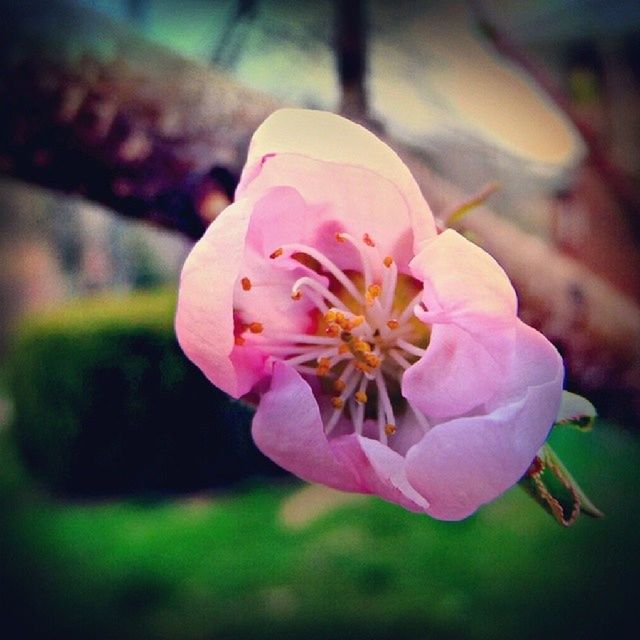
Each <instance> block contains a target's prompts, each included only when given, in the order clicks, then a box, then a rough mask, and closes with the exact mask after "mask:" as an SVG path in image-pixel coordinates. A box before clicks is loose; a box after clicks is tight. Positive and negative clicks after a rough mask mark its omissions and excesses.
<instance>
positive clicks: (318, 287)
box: [291, 276, 348, 311]
mask: <svg viewBox="0 0 640 640" xmlns="http://www.w3.org/2000/svg"><path fill="white" fill-rule="evenodd" d="M302 287H309V288H310V289H313V290H315V291H317V292H318V293H319V294H320V295H321V296H322V297H323V298H324V299H325V300H328V301H329V302H330V303H331V304H332V305H333V306H334V307H338V308H339V309H342V310H343V311H348V309H347V307H346V306H345V304H344V302H342V300H340V298H338V296H337V295H336V294H335V293H332V292H331V291H329V289H327V288H326V287H325V286H324V285H323V284H321V283H320V282H318V281H317V280H314V279H313V278H309V277H308V276H304V277H302V278H300V279H298V280H296V281H295V282H294V283H293V287H291V292H292V293H294V294H295V293H297V292H298V291H300V289H301V288H302Z"/></svg>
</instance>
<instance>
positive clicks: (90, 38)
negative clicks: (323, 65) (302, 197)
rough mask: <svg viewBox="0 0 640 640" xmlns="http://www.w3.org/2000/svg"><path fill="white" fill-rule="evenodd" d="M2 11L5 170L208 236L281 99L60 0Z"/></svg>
mask: <svg viewBox="0 0 640 640" xmlns="http://www.w3.org/2000/svg"><path fill="white" fill-rule="evenodd" d="M0 12H1V15H0V72H1V73H0V170H2V171H4V172H5V173H8V174H10V175H13V176H15V177H18V178H20V179H22V180H26V181H27V182H31V183H34V184H39V185H41V186H45V187H49V188H52V189H55V190H58V191H65V192H70V193H77V194H81V195H84V196H85V197H87V198H88V199H90V200H93V201H95V202H99V203H101V204H104V205H106V206H108V207H110V208H112V209H114V210H115V211H117V212H119V213H121V214H123V215H127V216H131V217H135V218H140V219H145V220H151V221H153V222H156V223H159V224H161V225H163V226H166V227H169V228H173V229H177V230H179V231H181V232H183V233H185V234H187V235H189V236H190V237H192V238H198V237H199V236H200V235H201V234H202V232H203V231H204V229H205V228H206V225H207V223H208V222H209V221H210V219H211V217H212V215H215V211H216V206H213V207H212V202H214V204H215V197H216V196H220V195H221V196H222V200H224V196H226V197H227V198H228V197H231V195H232V192H233V189H234V186H235V181H236V179H237V175H238V172H239V170H240V169H241V167H242V164H243V162H244V159H245V154H246V148H247V144H248V141H249V138H250V136H251V133H252V131H253V130H254V129H255V128H256V126H257V125H258V124H259V123H260V122H261V121H262V120H263V119H264V118H265V117H266V116H267V115H268V114H269V113H270V112H271V111H273V110H274V109H275V108H276V107H277V106H278V105H277V103H276V102H275V101H274V100H273V99H271V98H269V97H267V96H265V95H261V94H259V93H258V92H255V91H249V90H247V89H245V88H244V87H242V86H240V85H239V84H238V83H236V82H234V81H233V80H232V79H231V78H230V77H228V76H227V75H225V74H223V73H221V72H220V71H217V70H215V69H213V68H207V67H204V66H200V65H198V64H195V63H193V62H191V61H188V60H186V59H183V58H181V57H180V56H178V55H176V54H173V53H171V52H169V51H167V50H166V49H164V48H162V47H159V46H155V45H153V44H150V43H148V42H146V41H144V40H142V39H141V38H139V37H138V36H136V35H135V34H134V33H133V32H131V31H129V30H127V29H126V28H124V27H123V26H122V25H119V24H117V23H115V22H113V21H111V20H109V19H107V18H105V17H103V16H100V15H99V14H96V13H94V12H92V11H89V10H85V9H82V8H80V7H78V6H74V5H71V4H67V3H65V2H61V1H60V0H57V1H54V2H46V1H44V0H36V1H34V2H30V3H24V4H23V3H9V2H4V0H3V2H2V3H0ZM222 204H224V202H222Z"/></svg>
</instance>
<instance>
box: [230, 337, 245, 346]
mask: <svg viewBox="0 0 640 640" xmlns="http://www.w3.org/2000/svg"><path fill="white" fill-rule="evenodd" d="M233 341H234V342H235V344H236V345H238V346H239V347H241V346H242V345H243V344H244V343H245V342H246V340H245V339H244V338H243V337H242V336H236V337H235V338H234V339H233Z"/></svg>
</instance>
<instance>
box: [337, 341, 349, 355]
mask: <svg viewBox="0 0 640 640" xmlns="http://www.w3.org/2000/svg"><path fill="white" fill-rule="evenodd" d="M348 352H349V345H348V344H347V343H346V342H344V343H342V344H341V345H340V346H339V347H338V353H339V354H340V355H341V356H343V355H344V354H345V353H348Z"/></svg>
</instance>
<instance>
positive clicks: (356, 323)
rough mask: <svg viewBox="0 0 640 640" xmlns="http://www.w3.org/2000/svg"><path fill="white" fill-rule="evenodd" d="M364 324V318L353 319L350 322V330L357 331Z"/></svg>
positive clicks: (356, 317)
mask: <svg viewBox="0 0 640 640" xmlns="http://www.w3.org/2000/svg"><path fill="white" fill-rule="evenodd" d="M363 322H364V316H355V318H351V320H350V322H349V325H350V326H349V329H355V328H356V327H359V326H360V325H361V324H362V323H363Z"/></svg>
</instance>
